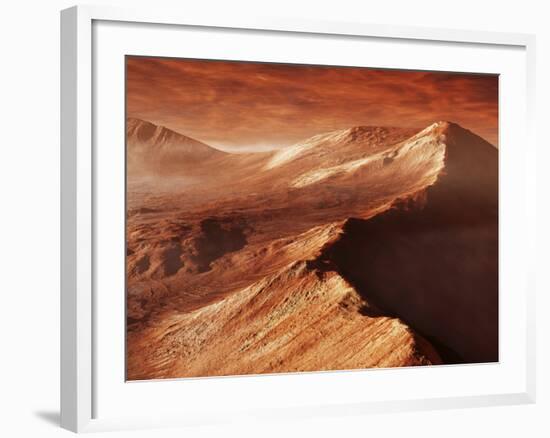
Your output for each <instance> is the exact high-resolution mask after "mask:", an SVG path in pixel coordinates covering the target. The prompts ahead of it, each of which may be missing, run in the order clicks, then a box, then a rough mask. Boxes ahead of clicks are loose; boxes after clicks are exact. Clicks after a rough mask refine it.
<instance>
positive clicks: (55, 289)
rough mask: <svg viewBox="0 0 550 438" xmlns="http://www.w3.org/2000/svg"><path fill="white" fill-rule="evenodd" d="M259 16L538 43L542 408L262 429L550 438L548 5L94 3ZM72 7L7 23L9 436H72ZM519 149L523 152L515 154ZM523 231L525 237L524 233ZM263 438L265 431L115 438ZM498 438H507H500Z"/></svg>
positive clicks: (2, 67) (5, 364) (37, 5)
mask: <svg viewBox="0 0 550 438" xmlns="http://www.w3.org/2000/svg"><path fill="white" fill-rule="evenodd" d="M95 3H98V4H99V3H105V4H113V5H116V4H123V5H130V4H133V5H139V4H143V5H147V6H151V5H152V4H154V5H158V6H159V7H161V6H162V7H180V8H199V9H201V10H205V11H215V12H216V13H222V14H223V12H224V11H239V10H242V11H243V12H244V11H246V12H247V13H256V14H258V15H277V16H290V17H292V16H297V17H308V18H311V19H315V18H318V19H330V20H344V21H345V20H347V21H357V20H360V21H365V22H373V23H387V24H407V25H409V24H414V25H419V26H432V27H451V28H463V29H483V30H497V31H505V32H529V33H536V34H537V37H538V41H537V43H538V53H537V56H538V59H537V80H538V84H537V86H538V88H537V131H538V142H539V145H538V146H539V148H538V159H537V161H538V181H539V183H538V200H539V203H538V204H539V226H538V249H537V251H538V272H539V275H538V297H537V304H538V311H537V313H538V321H537V322H538V333H537V335H538V336H537V345H538V402H537V404H536V405H530V406H515V407H497V408H483V409H465V410H453V411H434V412H416V413H407V414H398V415H395V414H394V415H371V416H367V417H361V418H355V417H348V418H326V419H312V420H307V421H296V422H292V423H284V424H275V425H274V424H270V425H268V426H267V428H266V426H265V425H263V426H261V427H263V428H264V430H263V431H262V435H265V436H268V437H269V436H273V437H275V436H277V437H279V436H304V437H306V436H307V437H309V436H320V437H324V436H327V437H328V436H346V435H349V436H366V435H367V434H368V435H370V436H413V437H415V436H423V437H424V436H427V437H431V436H443V435H444V436H447V437H455V436H456V437H462V436H475V437H478V436H479V437H481V436H484V435H485V434H487V436H499V435H500V436H530V437H538V436H541V437H542V436H550V426H549V417H550V383H549V379H548V374H547V373H548V370H550V364H549V355H550V354H549V353H550V348H549V346H550V342H549V336H548V334H549V333H550V324H549V322H548V321H549V318H548V317H547V312H548V311H549V310H550V307H549V304H550V299H549V298H548V295H549V294H550V288H549V287H548V286H549V281H548V279H547V276H546V274H547V272H548V262H549V261H550V259H549V257H548V251H547V250H546V248H548V247H549V244H550V242H549V239H548V237H549V236H548V232H547V231H546V229H545V224H547V223H548V222H550V220H549V219H550V218H549V209H548V208H547V207H546V205H545V204H546V203H547V201H548V190H547V189H548V187H549V183H550V180H549V177H548V176H547V175H546V174H545V172H547V167H548V166H549V165H550V161H549V157H550V153H549V152H548V149H550V144H549V143H548V141H547V138H546V137H547V136H545V135H544V134H543V133H544V132H545V130H548V128H547V125H548V123H549V122H548V121H549V117H548V116H549V114H548V109H547V107H548V104H547V102H548V99H549V97H550V93H549V85H548V82H547V81H548V78H550V26H549V24H548V21H549V18H550V14H549V12H548V11H547V10H545V3H546V2H543V1H535V0H532V1H531V0H523V1H521V2H518V1H516V2H504V1H495V0H487V1H480V0H460V1H458V0H454V1H448V0H447V1H444V0H416V1H407V0H403V1H396V0H386V1H376V2H372V1H365V0H363V1H353V0H338V1H331V2H322V1H321V0H317V1H306V0H301V1H300V0H277V1H272V2H269V3H268V2H260V1H256V2H254V1H247V0H231V1H225V2H224V1H221V0H220V1H207V0H205V1H202V2H200V1H197V0H195V1H193V2H191V1H181V0H180V1H167V0H166V1H164V0H155V1H154V2H152V1H149V2H148V1H130V0H127V1H110V2H108V1H96V2H95ZM72 4H73V3H72V2H71V1H64V0H51V1H39V0H26V1H20V2H15V1H12V2H10V3H7V2H4V3H3V5H2V6H3V7H2V12H1V15H0V21H1V25H0V32H1V38H0V48H1V51H0V56H1V57H0V111H1V113H0V120H1V122H0V127H1V128H0V148H1V149H0V312H1V313H0V379H1V381H0V435H1V436H5V437H17V436H27V437H38V436H40V437H50V436H62V435H67V436H68V435H69V433H68V432H65V431H62V430H60V429H58V427H57V421H58V415H59V413H58V403H59V394H58V387H59V376H58V369H59V342H58V337H59V336H58V334H59V322H58V320H59V213H58V212H59V10H60V9H63V8H65V7H68V6H72ZM517 147H522V145H517ZM518 232H521V230H518ZM184 433H185V434H187V436H201V437H206V436H208V437H215V436H221V435H223V436H239V437H242V436H257V435H259V429H258V425H255V424H236V425H232V426H230V427H223V428H220V427H204V428H196V429H188V430H180V431H170V430H165V431H161V432H159V431H155V432H151V431H143V432H133V433H132V434H130V433H115V434H110V435H108V436H113V437H115V436H116V437H118V436H134V435H135V436H147V437H148V436H155V437H156V436H159V437H163V436H181V435H183V434H184ZM497 434H498V435H497Z"/></svg>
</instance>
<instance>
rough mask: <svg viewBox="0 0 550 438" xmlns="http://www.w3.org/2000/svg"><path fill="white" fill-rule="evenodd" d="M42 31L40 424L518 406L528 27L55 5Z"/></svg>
mask: <svg viewBox="0 0 550 438" xmlns="http://www.w3.org/2000/svg"><path fill="white" fill-rule="evenodd" d="M61 45H62V184H61V187H62V243H61V244H62V292H61V293H62V333H61V343H62V388H61V394H62V417H61V418H62V426H63V427H65V428H68V429H71V430H74V431H88V430H92V431H95V430H106V429H115V428H141V427H160V426H163V425H189V424H204V423H209V422H210V423H211V422H221V421H228V420H230V419H231V420H234V419H238V418H241V417H242V418H246V417H247V416H248V417H250V416H254V417H256V418H274V417H277V418H279V417H282V418H284V417H300V416H311V415H320V414H323V415H341V414H357V415H360V414H365V413H369V412H377V411H401V410H409V409H435V408H445V407H457V406H482V405H494V404H510V403H526V402H532V401H533V400H534V378H535V376H534V340H533V331H534V312H533V302H532V297H531V294H532V293H533V287H532V284H531V279H530V270H531V266H532V264H531V260H530V259H529V256H528V254H532V253H533V252H532V251H531V250H530V247H531V245H533V235H532V231H530V230H532V229H533V223H534V212H533V209H534V199H533V198H532V195H531V193H532V190H531V189H532V187H533V184H534V176H533V174H534V164H533V160H534V158H533V157H534V154H533V149H534V144H533V139H532V129H531V126H530V124H531V118H532V101H533V100H532V96H533V92H534V80H533V68H532V65H533V50H534V39H533V37H532V36H529V35H512V34H497V33H486V32H465V31H452V30H443V29H441V30H436V29H420V28H412V27H411V28H403V27H387V26H376V25H371V24H362V23H355V24H353V23H331V22H308V21H307V20H301V21H296V20H277V19H264V20H261V19H257V18H244V17H242V16H235V17H224V18H223V19H221V18H220V19H219V20H217V19H215V18H212V17H208V18H206V17H198V16H193V14H189V13H187V11H186V12H185V13H183V12H182V13H179V14H178V13H173V12H169V13H164V12H161V11H156V10H151V11H141V12H140V11H134V10H131V11H130V10H121V9H111V8H103V7H101V8H96V7H74V8H71V9H67V10H65V11H63V12H62V37H61ZM518 206H520V207H519V208H518ZM517 230H522V232H521V233H518V232H517ZM289 393H291V394H292V397H288V394H289Z"/></svg>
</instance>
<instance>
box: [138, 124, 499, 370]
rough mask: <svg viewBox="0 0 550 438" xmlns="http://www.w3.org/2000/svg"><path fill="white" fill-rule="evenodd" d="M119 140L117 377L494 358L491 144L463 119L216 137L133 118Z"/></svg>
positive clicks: (494, 232)
mask: <svg viewBox="0 0 550 438" xmlns="http://www.w3.org/2000/svg"><path fill="white" fill-rule="evenodd" d="M128 157H129V160H130V161H131V165H130V164H129V166H128V210H127V219H128V220H127V246H128V249H127V277H128V290H127V303H128V345H127V346H128V362H127V374H128V378H129V379H150V378H168V377H188V376H210V375H228V374H249V373H266V372H291V371H309V370H330V369H354V368H368V367H395V366H412V365H425V364H439V363H463V362H483V361H495V360H498V314H497V308H498V276H497V268H498V265H497V258H498V257H497V255H498V234H497V233H498V226H497V225H498V216H497V211H498V168H497V162H498V153H497V150H496V148H494V147H493V146H492V145H490V144H489V143H487V142H485V141H484V140H482V139H481V138H480V137H478V136H476V135H475V134H473V133H471V132H469V131H467V130H465V129H463V128H461V127H460V126H458V125H455V124H452V123H448V122H439V123H435V124H433V125H431V126H429V127H427V128H425V129H424V130H422V131H420V132H417V131H415V130H410V129H399V128H380V127H368V126H363V127H356V128H351V129H346V130H341V131H335V132H331V133H327V134H321V135H317V136H315V137H312V138H311V139H307V140H305V141H303V142H301V143H299V144H297V145H294V146H291V147H289V148H285V149H281V150H279V151H274V152H264V153H246V154H230V153H225V152H221V151H217V150H216V149H214V148H211V147H209V146H207V145H205V144H203V143H201V142H198V141H195V140H193V139H190V138H188V137H185V136H182V135H180V134H176V133H174V132H172V131H169V130H167V129H166V128H160V127H156V126H155V125H152V124H149V123H147V122H143V121H139V120H135V119H133V120H130V121H129V122H128ZM152 157H154V158H152Z"/></svg>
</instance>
